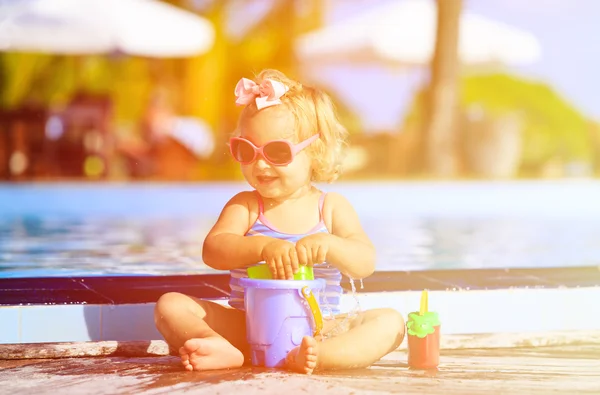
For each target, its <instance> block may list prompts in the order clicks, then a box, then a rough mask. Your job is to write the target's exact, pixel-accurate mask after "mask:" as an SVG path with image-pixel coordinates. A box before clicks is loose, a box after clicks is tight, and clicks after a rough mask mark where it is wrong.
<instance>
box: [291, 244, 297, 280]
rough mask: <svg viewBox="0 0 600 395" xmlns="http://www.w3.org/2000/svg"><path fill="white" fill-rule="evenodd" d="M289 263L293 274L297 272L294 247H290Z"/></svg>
mask: <svg viewBox="0 0 600 395" xmlns="http://www.w3.org/2000/svg"><path fill="white" fill-rule="evenodd" d="M290 264H291V266H292V272H293V273H294V274H296V273H298V267H299V263H298V253H297V252H296V249H295V248H290Z"/></svg>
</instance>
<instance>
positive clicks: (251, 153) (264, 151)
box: [229, 134, 319, 166]
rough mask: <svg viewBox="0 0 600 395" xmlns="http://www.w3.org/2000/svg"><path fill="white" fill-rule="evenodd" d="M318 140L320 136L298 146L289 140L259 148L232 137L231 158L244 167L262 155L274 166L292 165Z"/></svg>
mask: <svg viewBox="0 0 600 395" xmlns="http://www.w3.org/2000/svg"><path fill="white" fill-rule="evenodd" d="M318 138H319V134H315V135H312V136H311V137H309V138H307V139H306V140H304V141H301V142H300V143H298V144H292V143H290V142H289V141H288V140H273V141H269V142H267V143H266V144H264V145H263V146H261V147H257V146H255V145H254V144H252V143H251V142H250V141H248V140H246V139H245V138H242V137H232V138H231V139H230V140H229V150H230V151H231V156H233V158H234V159H235V160H236V161H238V162H240V163H241V164H243V165H247V164H250V163H252V162H254V161H255V160H256V158H257V156H258V155H259V154H260V155H262V157H263V158H265V161H267V163H269V164H271V165H273V166H286V165H289V164H290V163H292V161H293V160H294V157H295V156H296V154H298V152H300V151H302V150H303V149H304V148H306V147H308V146H309V145H310V144H311V143H312V142H313V141H315V140H316V139H318Z"/></svg>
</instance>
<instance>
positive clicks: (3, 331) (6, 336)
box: [0, 307, 21, 344]
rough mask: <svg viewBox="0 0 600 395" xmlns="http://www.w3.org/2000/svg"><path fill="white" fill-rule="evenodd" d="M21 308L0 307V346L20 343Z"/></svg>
mask: <svg viewBox="0 0 600 395" xmlns="http://www.w3.org/2000/svg"><path fill="white" fill-rule="evenodd" d="M20 314H21V312H20V307H0V344H11V343H19V340H20V339H19V326H20V325H21V323H20V320H21V317H20Z"/></svg>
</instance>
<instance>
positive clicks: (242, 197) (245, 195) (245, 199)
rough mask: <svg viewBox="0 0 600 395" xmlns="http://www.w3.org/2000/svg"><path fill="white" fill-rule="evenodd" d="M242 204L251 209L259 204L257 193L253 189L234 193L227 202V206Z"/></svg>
mask: <svg viewBox="0 0 600 395" xmlns="http://www.w3.org/2000/svg"><path fill="white" fill-rule="evenodd" d="M233 205H241V206H244V207H246V208H247V209H250V208H251V207H252V206H255V205H258V203H257V200H256V193H254V192H253V191H242V192H239V193H237V194H236V195H234V196H233V197H232V198H231V199H229V201H228V202H227V204H226V206H233Z"/></svg>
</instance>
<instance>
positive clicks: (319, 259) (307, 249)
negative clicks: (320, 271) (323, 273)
mask: <svg viewBox="0 0 600 395" xmlns="http://www.w3.org/2000/svg"><path fill="white" fill-rule="evenodd" d="M330 237H331V235H330V234H327V233H315V234H312V235H309V236H306V237H304V238H302V239H300V240H298V242H297V243H296V253H297V255H298V263H299V264H300V265H308V266H312V265H313V264H315V263H323V262H325V261H326V260H327V253H328V252H329V241H330V240H331V239H330Z"/></svg>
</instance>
